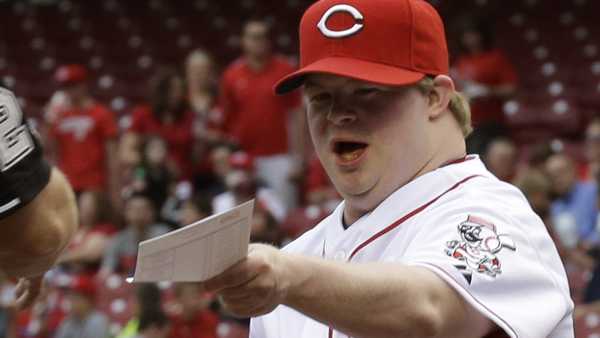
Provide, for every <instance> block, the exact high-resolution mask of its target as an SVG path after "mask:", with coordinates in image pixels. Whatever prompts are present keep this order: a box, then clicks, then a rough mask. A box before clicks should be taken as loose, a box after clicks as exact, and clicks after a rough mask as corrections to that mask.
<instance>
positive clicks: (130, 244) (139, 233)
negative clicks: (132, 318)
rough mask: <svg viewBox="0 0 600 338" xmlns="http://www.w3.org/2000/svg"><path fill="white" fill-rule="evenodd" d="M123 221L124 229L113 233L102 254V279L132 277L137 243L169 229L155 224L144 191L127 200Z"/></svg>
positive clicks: (150, 206)
mask: <svg viewBox="0 0 600 338" xmlns="http://www.w3.org/2000/svg"><path fill="white" fill-rule="evenodd" d="M124 218H125V229H123V230H121V231H120V232H119V233H117V234H116V236H115V237H114V238H113V239H112V240H111V242H110V244H109V246H108V248H107V249H106V251H105V252H104V257H103V259H102V267H101V272H100V273H101V276H102V277H105V276H107V275H109V274H111V273H120V274H128V275H131V274H133V272H134V269H135V263H136V255H137V250H138V244H139V243H140V242H141V241H144V240H147V239H150V238H153V237H156V236H160V235H163V234H166V233H167V232H169V228H168V227H166V226H165V225H163V224H157V223H156V209H155V207H154V204H153V203H152V200H151V199H150V197H149V196H148V195H147V194H145V193H143V192H135V193H133V194H132V195H131V196H129V197H128V198H126V201H125V207H124Z"/></svg>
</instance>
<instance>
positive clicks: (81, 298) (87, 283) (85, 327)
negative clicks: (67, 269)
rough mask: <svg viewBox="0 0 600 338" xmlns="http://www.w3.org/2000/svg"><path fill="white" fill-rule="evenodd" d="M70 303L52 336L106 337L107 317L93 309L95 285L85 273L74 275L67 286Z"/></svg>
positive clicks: (77, 337) (64, 337) (75, 337)
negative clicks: (66, 312)
mask: <svg viewBox="0 0 600 338" xmlns="http://www.w3.org/2000/svg"><path fill="white" fill-rule="evenodd" d="M67 292H68V297H69V303H70V304H71V306H70V309H69V313H68V315H67V317H66V318H65V319H64V320H63V322H62V323H61V324H60V327H59V328H58V331H57V332H56V335H55V336H54V338H107V337H108V335H109V327H108V326H109V323H108V318H107V317H106V315H104V314H103V313H101V312H99V311H97V310H95V309H94V308H95V306H94V304H95V297H96V285H95V283H94V280H93V279H92V278H91V277H89V276H85V275H81V276H74V277H73V278H72V279H71V282H70V283H69V285H68V287H67Z"/></svg>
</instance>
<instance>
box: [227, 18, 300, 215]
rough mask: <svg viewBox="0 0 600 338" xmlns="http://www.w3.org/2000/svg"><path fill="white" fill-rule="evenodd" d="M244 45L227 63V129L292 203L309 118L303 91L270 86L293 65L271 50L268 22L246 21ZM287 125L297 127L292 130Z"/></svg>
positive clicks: (263, 176)
mask: <svg viewBox="0 0 600 338" xmlns="http://www.w3.org/2000/svg"><path fill="white" fill-rule="evenodd" d="M242 47H243V53H244V54H243V56H241V57H240V58H238V59H237V60H235V61H234V62H233V63H232V64H231V65H229V67H228V68H227V69H226V70H225V72H224V75H223V78H222V81H221V92H220V95H221V97H220V102H221V107H222V109H223V115H224V128H225V133H226V134H228V135H229V136H230V137H232V138H233V139H234V140H235V141H236V142H237V143H238V144H239V145H240V147H241V148H242V149H243V150H244V151H246V152H247V153H249V154H250V155H251V156H252V157H254V158H255V159H256V169H257V175H258V176H259V178H260V179H261V180H262V181H264V182H265V183H267V185H269V186H270V187H271V188H273V189H274V190H275V191H276V192H277V193H278V194H279V195H280V196H281V197H282V198H283V199H284V200H285V201H286V204H287V206H288V207H291V206H293V205H295V204H296V201H297V196H296V194H297V191H296V187H295V186H294V184H293V183H292V182H291V180H290V178H291V176H293V174H295V171H297V170H298V168H301V166H302V164H303V163H302V162H303V161H302V158H303V156H301V155H300V154H303V147H304V143H305V134H306V132H305V125H306V122H305V120H304V119H305V117H304V114H301V113H300V112H299V110H300V107H301V99H300V95H299V94H298V93H296V94H293V95H290V96H289V97H288V96H275V95H274V93H273V90H272V88H273V86H274V85H275V83H276V82H277V80H278V79H279V78H280V77H281V76H284V75H287V74H289V73H291V72H293V71H294V67H293V66H292V65H291V64H290V63H289V62H287V61H286V60H285V59H284V58H283V57H281V56H277V55H273V54H272V53H271V48H270V42H269V25H268V24H267V23H265V22H263V21H260V20H252V21H249V22H247V23H246V25H245V26H244V29H243V32H242ZM288 125H289V126H291V127H292V128H293V129H290V130H289V133H288ZM288 140H290V141H291V144H289V142H288ZM290 145H291V147H290ZM290 148H292V151H290ZM290 153H292V154H294V155H295V157H294V156H290Z"/></svg>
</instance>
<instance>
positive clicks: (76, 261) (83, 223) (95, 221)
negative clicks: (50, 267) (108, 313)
mask: <svg viewBox="0 0 600 338" xmlns="http://www.w3.org/2000/svg"><path fill="white" fill-rule="evenodd" d="M78 206H79V225H80V226H79V228H78V229H77V232H76V233H75V236H74V237H73V240H72V241H71V243H70V244H69V246H68V247H67V249H66V250H65V251H64V252H63V254H62V255H61V257H60V258H59V260H58V262H59V263H60V264H62V266H63V267H64V268H66V269H67V270H68V271H70V272H72V273H78V274H90V275H95V274H96V273H97V272H98V269H99V268H100V263H101V262H102V256H103V255H104V251H105V250H106V248H107V247H108V244H109V242H110V240H111V238H112V237H113V235H114V234H115V233H116V232H117V228H116V227H115V226H114V224H113V223H112V219H111V208H110V203H109V201H108V200H107V198H106V196H105V195H104V194H103V193H101V192H98V191H84V192H82V193H81V194H80V195H79V197H78Z"/></svg>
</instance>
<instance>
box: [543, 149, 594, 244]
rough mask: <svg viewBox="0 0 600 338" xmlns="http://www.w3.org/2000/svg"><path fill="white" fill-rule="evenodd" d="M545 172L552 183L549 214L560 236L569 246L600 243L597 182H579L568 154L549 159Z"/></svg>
mask: <svg viewBox="0 0 600 338" xmlns="http://www.w3.org/2000/svg"><path fill="white" fill-rule="evenodd" d="M546 171H547V172H548V175H549V177H550V181H551V182H552V189H553V194H554V200H553V202H552V205H551V207H550V215H551V217H552V223H553V225H554V228H555V231H556V234H557V236H558V237H559V238H560V240H561V243H562V245H563V246H565V247H566V248H569V249H572V248H575V247H576V246H578V245H579V246H582V247H583V248H585V249H586V250H587V249H589V248H590V247H591V246H592V245H594V244H597V243H598V233H597V231H596V217H597V206H596V205H597V202H596V201H597V188H596V184H595V183H590V182H582V181H579V180H578V179H577V173H576V168H575V164H574V163H573V160H572V159H571V158H570V157H569V156H567V155H566V154H562V153H561V154H555V155H552V156H551V157H550V158H548V160H547V162H546Z"/></svg>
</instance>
